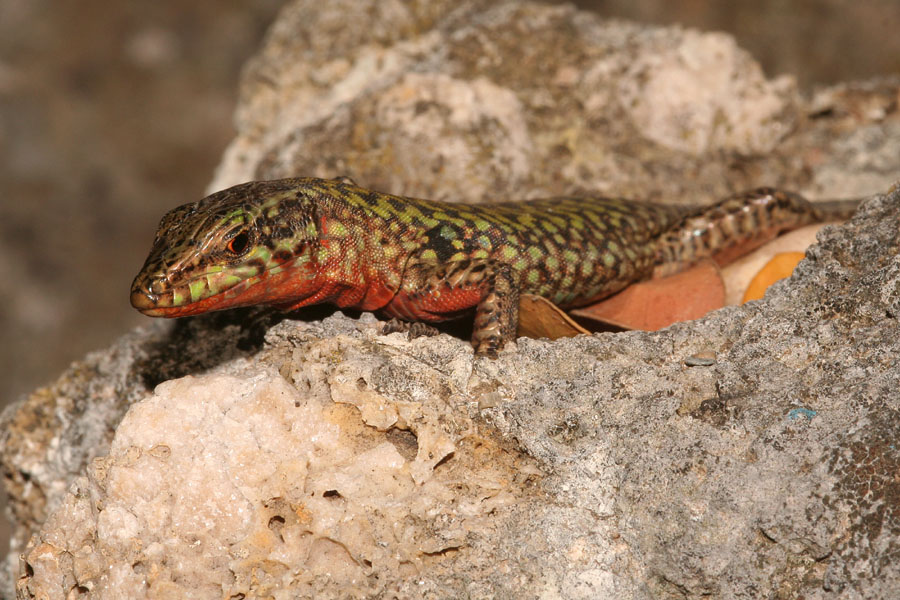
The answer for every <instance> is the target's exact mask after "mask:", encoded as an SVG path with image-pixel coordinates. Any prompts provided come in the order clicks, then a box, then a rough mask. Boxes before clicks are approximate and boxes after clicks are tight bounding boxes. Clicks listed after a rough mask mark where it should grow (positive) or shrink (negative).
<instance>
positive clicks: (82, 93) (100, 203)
mask: <svg viewBox="0 0 900 600" xmlns="http://www.w3.org/2000/svg"><path fill="white" fill-rule="evenodd" d="M323 1H327V0H323ZM282 3H283V2H282V0H240V1H238V2H228V3H223V2H215V1H212V0H194V1H193V2H182V1H179V0H158V1H156V2H108V1H106V0H102V1H101V0H81V1H80V2H77V3H75V2H51V1H50V0H0V341H2V343H0V404H2V405H5V404H6V403H8V402H10V401H12V400H14V399H16V398H17V397H19V396H20V395H21V394H24V393H27V392H29V391H31V390H32V389H34V388H35V387H36V386H38V385H41V384H44V383H48V382H50V381H52V380H53V379H54V378H55V377H56V376H57V375H58V374H59V372H60V371H61V370H62V369H64V368H65V367H66V366H67V365H68V364H69V363H70V362H71V361H72V360H75V359H77V358H79V357H80V356H82V355H83V354H84V353H86V352H88V351H90V350H92V349H98V348H102V347H104V346H106V345H108V344H109V343H111V342H112V341H113V340H114V339H115V338H116V337H117V336H119V335H121V334H122V333H124V332H126V331H128V330H129V329H131V328H132V327H134V326H136V325H139V324H141V323H144V322H147V320H148V318H147V317H142V316H141V315H139V314H138V313H137V312H136V311H134V310H133V309H132V308H131V307H130V305H129V303H128V290H129V286H130V284H131V279H132V278H133V277H134V275H135V274H136V272H137V270H138V268H139V267H140V266H141V264H142V263H143V260H144V258H145V255H146V252H147V250H148V249H149V246H150V242H151V240H152V236H153V233H154V231H155V229H156V225H157V223H158V221H159V218H160V217H161V216H162V214H163V213H164V212H165V211H167V210H168V209H170V208H172V207H174V206H176V205H179V204H183V203H185V202H189V201H193V200H197V199H199V198H200V197H201V196H202V195H203V192H204V188H205V186H206V185H207V183H208V182H209V180H210V178H211V176H212V172H213V169H214V168H215V166H216V164H217V162H218V160H219V157H220V156H221V153H222V151H223V150H224V148H225V146H226V144H227V143H228V142H229V140H230V138H231V137H232V135H233V133H234V132H233V128H232V112H233V110H234V107H235V104H236V101H237V86H238V79H239V75H240V70H241V66H242V65H243V63H244V61H245V60H246V59H247V58H248V57H250V56H251V55H252V54H253V52H254V50H255V49H256V48H257V47H258V45H259V44H260V42H261V40H262V38H263V36H264V34H265V31H266V28H267V26H268V25H269V24H270V23H271V21H272V20H273V19H274V18H275V16H276V13H277V11H278V9H279V7H280V6H281V5H282ZM576 4H578V5H579V6H581V7H582V8H585V9H590V10H593V11H596V12H598V13H600V14H602V15H604V16H610V17H619V18H627V19H631V20H636V21H643V22H650V23H658V24H672V23H680V24H682V25H684V26H687V27H694V28H698V29H702V30H724V31H728V32H730V33H732V34H733V35H734V36H735V37H736V38H737V40H738V43H739V44H740V45H741V46H743V47H744V48H746V49H747V50H749V51H750V52H751V53H752V54H753V55H755V56H756V57H757V59H758V60H759V61H760V62H761V63H762V65H763V68H764V69H765V71H766V73H767V75H769V76H774V75H779V74H784V73H791V74H794V75H795V76H796V77H797V79H798V81H799V82H800V84H801V87H802V88H803V89H804V90H807V91H811V90H812V89H814V87H815V86H816V85H820V84H830V83H835V82H839V81H843V80H853V79H865V78H869V77H873V76H877V75H886V74H892V73H893V74H900V36H898V35H897V33H896V32H897V31H900V0H856V1H853V2H851V1H849V0H737V1H727V0H718V1H715V0H682V1H680V2H671V1H670V0H607V1H601V0H582V1H580V2H576ZM0 536H2V537H0V540H4V539H5V536H4V535H3V531H0ZM0 543H2V541H0ZM3 552H4V553H5V550H4V551H3Z"/></svg>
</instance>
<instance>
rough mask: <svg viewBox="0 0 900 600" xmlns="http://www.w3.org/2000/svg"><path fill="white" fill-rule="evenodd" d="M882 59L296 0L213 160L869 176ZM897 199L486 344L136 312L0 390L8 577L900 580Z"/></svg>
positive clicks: (639, 587) (253, 169)
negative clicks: (54, 364) (677, 296)
mask: <svg viewBox="0 0 900 600" xmlns="http://www.w3.org/2000/svg"><path fill="white" fill-rule="evenodd" d="M898 90H900V84H898V82H897V81H893V80H883V81H880V82H870V83H866V84H847V85H844V86H837V87H834V88H829V89H826V90H820V91H819V92H817V94H816V95H815V96H814V97H813V98H812V99H805V98H803V97H802V96H800V95H799V94H798V93H797V91H796V90H795V89H794V86H793V84H792V83H791V81H790V80H789V79H786V78H782V79H778V80H774V81H773V80H767V79H766V78H765V77H764V76H763V75H762V73H761V72H760V70H759V68H758V66H757V65H756V64H755V63H754V62H753V61H752V60H751V59H750V58H749V57H748V56H747V55H746V53H744V52H743V51H741V50H740V49H738V48H737V47H736V46H735V45H734V43H733V41H732V40H731V39H730V38H728V37H726V36H723V35H721V34H708V33H700V32H695V31H685V30H681V29H677V28H653V27H646V26H637V25H632V24H628V23H621V22H606V21H603V20H601V19H599V18H598V17H596V16H593V15H590V14H587V13H584V12H579V11H577V10H575V9H573V8H571V7H568V6H544V5H540V4H536V3H530V2H484V1H477V0H469V1H465V0H464V1H463V2H451V1H449V0H448V1H441V0H439V1H436V2H414V1H409V2H401V1H400V0H392V1H387V2H384V1H377V0H362V1H356V0H353V1H351V0H343V1H338V2H329V3H321V2H312V1H311V0H298V1H295V2H293V3H291V4H289V5H288V6H287V7H286V9H285V11H284V12H283V14H282V15H281V17H280V19H279V21H278V22H277V23H276V24H275V26H274V27H273V29H272V32H271V33H270V35H269V38H268V40H267V42H266V44H265V46H264V47H263V49H262V50H261V52H260V54H259V55H258V56H257V57H256V58H255V59H254V60H253V61H252V62H251V64H250V66H249V68H248V70H247V73H246V76H245V81H244V85H243V102H242V106H241V108H240V111H239V118H238V127H239V133H238V136H237V138H236V139H235V141H234V143H233V144H232V146H231V148H230V149H229V151H228V153H227V155H226V157H225V159H224V160H223V163H222V166H221V168H220V171H219V173H218V175H217V178H216V180H215V182H214V183H213V186H212V187H215V188H219V187H223V186H225V185H228V184H230V183H235V182H237V181H241V180H245V179H251V178H272V177H278V176H287V175H295V174H306V175H319V176H328V177H331V176H337V175H349V176H351V177H353V178H354V179H355V180H357V181H358V183H360V184H363V185H369V186H373V187H378V188H381V189H385V190H388V191H392V192H397V193H407V194H418V195H423V196H429V197H437V198H448V199H449V198H452V199H456V200H468V201H474V202H478V201H482V200H485V199H488V198H494V197H498V196H499V197H503V198H510V197H521V196H537V195H546V194H553V193H569V192H577V191H584V190H589V191H601V192H603V191H610V192H615V193H617V194H622V195H632V196H644V197H650V198H654V199H668V200H672V201H679V202H681V201H698V200H709V199H712V197H713V196H719V195H722V194H723V193H725V192H727V191H730V190H732V189H737V188H742V187H748V186H752V185H761V184H781V185H786V186H787V187H790V188H793V189H799V190H801V191H804V192H807V193H808V194H810V195H812V196H822V197H824V196H828V197H833V196H865V195H869V194H872V193H875V192H879V191H883V190H886V189H887V188H888V186H889V185H890V183H891V182H892V181H893V180H894V179H896V178H897V177H898V175H900V145H898V144H900V142H898V140H900V135H897V132H898V131H900V116H898V110H897V98H898ZM898 222H900V190H898V189H894V190H892V191H891V192H890V193H889V194H887V195H884V196H876V197H874V198H872V199H870V200H869V201H868V202H867V203H866V204H865V205H864V206H863V208H862V209H861V211H860V213H859V214H858V215H857V216H856V217H855V218H854V219H853V220H852V221H851V222H850V223H849V224H847V225H845V226H843V227H837V228H826V229H825V230H824V231H823V232H822V233H821V234H820V245H819V246H815V247H813V248H812V249H810V251H809V253H808V258H807V260H806V261H804V262H803V263H801V265H800V266H799V268H798V270H797V272H796V274H795V275H794V277H792V278H791V279H790V280H788V281H785V282H782V283H779V284H777V285H776V286H775V287H774V288H773V289H772V290H770V292H769V293H768V295H767V296H766V298H765V299H764V300H763V301H760V302H756V303H752V304H749V305H745V306H742V307H730V308H726V309H723V310H720V311H717V312H715V313H714V314H712V315H710V316H708V317H706V318H704V319H701V320H699V321H695V322H691V323H684V324H678V325H676V326H673V327H670V328H668V329H666V330H664V331H660V332H655V333H641V332H632V333H625V334H602V335H594V336H581V337H577V338H572V339H568V340H560V341H557V342H548V341H546V340H529V339H521V340H519V342H518V343H517V344H516V345H515V346H513V347H511V348H508V349H507V350H505V351H504V352H502V353H501V355H500V357H499V358H498V359H497V360H489V359H474V358H473V356H472V350H471V347H470V346H469V345H468V342H467V341H465V339H461V338H459V337H453V336H450V335H441V336H437V337H433V338H420V339H416V340H412V341H409V340H407V339H406V338H405V337H404V336H403V335H401V334H391V335H386V336H385V335H381V334H380V328H379V324H378V322H377V321H376V320H375V318H374V317H372V316H371V315H368V314H364V315H362V316H354V317H353V318H351V317H347V316H344V315H342V314H340V313H334V311H333V310H331V309H322V310H317V309H314V310H310V311H307V312H306V313H305V314H304V315H303V316H304V320H297V319H296V318H294V315H292V318H290V319H288V318H285V317H284V316H282V315H280V314H277V313H273V312H271V311H267V310H259V309H245V310H237V311H229V312H226V313H220V314H211V315H206V316H203V317H198V318H193V319H186V320H182V321H178V322H176V323H174V324H171V323H166V324H163V323H157V324H155V325H154V326H152V327H148V328H146V329H142V330H137V331H135V332H133V333H131V334H129V335H128V336H125V337H123V338H122V339H121V340H120V341H119V342H118V343H117V344H115V345H114V346H113V347H112V348H110V349H109V350H107V351H104V352H97V353H94V354H92V355H89V356H88V357H86V358H85V359H84V360H83V361H81V362H80V363H77V364H75V365H73V366H72V368H70V369H69V370H68V371H67V372H66V373H64V374H63V376H62V377H61V378H60V379H59V381H57V382H56V383H55V384H53V385H52V386H49V387H48V388H44V389H42V390H39V391H38V392H35V393H34V394H32V395H31V396H30V397H28V398H27V399H25V400H24V401H23V402H20V403H19V404H17V405H15V406H12V407H10V408H9V409H8V410H7V411H6V412H5V413H4V415H3V429H2V436H3V437H2V442H3V444H2V454H0V459H2V465H3V472H4V477H5V483H6V487H7V490H8V491H9V493H10V496H11V508H12V511H13V513H14V516H15V520H16V524H17V532H16V537H15V538H14V540H13V547H12V551H11V553H10V557H9V559H8V564H9V573H10V575H9V576H10V577H11V579H10V580H9V581H8V582H7V584H6V587H5V589H6V590H7V594H11V593H12V589H13V582H15V587H16V592H17V593H18V594H19V597H21V598H76V597H85V598H118V597H149V598H168V597H198V598H207V597H210V598H223V597H224V598H251V597H273V598H296V597H313V596H314V597H317V598H329V597H333V598H346V597H380V598H392V597H399V598H459V597H471V598H497V597H499V598H504V597H509V598H522V597H545V598H616V599H623V600H625V599H628V600H633V599H634V600H636V599H643V598H698V599H699V598H758V597H783V598H791V597H800V596H802V597H804V598H809V599H822V600H825V599H830V598H879V597H884V598H889V597H895V596H898V595H900V573H898V570H897V568H896V566H895V562H896V561H895V558H894V557H896V556H897V555H898V553H900V519H898V509H897V507H898V506H900V486H898V482H897V478H896V473H897V472H898V470H900V451H898V449H897V446H896V444H895V440H896V439H898V437H900V419H898V418H897V417H898V413H900V400H898V395H897V393H896V389H897V388H898V383H900V382H898V379H900V367H898V363H900V326H898V318H900V258H898V256H900V236H898V228H897V223H898ZM323 317H324V318H323ZM697 354H702V355H703V356H710V355H713V356H715V357H716V360H715V362H714V363H713V364H711V365H708V366H688V364H686V362H685V361H686V359H689V358H690V357H691V356H693V355H697ZM688 363H690V361H688ZM691 364H693V363H691ZM20 553H21V555H22V556H23V560H22V561H21V562H20V561H19V559H18V556H19V554H20Z"/></svg>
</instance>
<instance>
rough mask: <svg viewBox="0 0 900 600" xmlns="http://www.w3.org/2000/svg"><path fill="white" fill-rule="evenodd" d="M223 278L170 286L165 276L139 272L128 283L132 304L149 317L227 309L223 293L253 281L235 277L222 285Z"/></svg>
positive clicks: (201, 279) (205, 276)
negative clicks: (222, 301)
mask: <svg viewBox="0 0 900 600" xmlns="http://www.w3.org/2000/svg"><path fill="white" fill-rule="evenodd" d="M222 279H223V278H222V277H213V276H211V275H204V276H200V277H196V278H193V279H191V280H190V281H187V282H184V283H179V284H177V285H173V284H172V283H171V282H170V281H169V280H168V279H166V277H165V276H156V277H148V276H146V275H138V276H137V277H136V278H135V280H134V283H132V285H131V306H133V307H134V308H136V309H137V310H139V311H140V312H141V313H143V314H145V315H147V316H148V317H184V316H188V315H196V314H200V313H203V312H209V311H212V310H218V309H220V308H228V307H229V305H228V304H224V305H222V303H221V298H222V295H223V294H226V292H229V291H232V293H233V291H234V288H242V287H246V286H248V285H250V284H251V283H252V280H245V281H240V280H239V279H238V278H236V277H235V278H232V280H231V281H228V282H227V283H228V285H223V284H224V283H225V282H224V281H222ZM242 284H243V285H242ZM217 305H221V306H217Z"/></svg>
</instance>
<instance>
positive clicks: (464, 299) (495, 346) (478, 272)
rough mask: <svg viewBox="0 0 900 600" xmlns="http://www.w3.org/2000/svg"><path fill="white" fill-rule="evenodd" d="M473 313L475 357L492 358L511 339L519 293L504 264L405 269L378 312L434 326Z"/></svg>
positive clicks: (475, 262) (473, 261)
mask: <svg viewBox="0 0 900 600" xmlns="http://www.w3.org/2000/svg"><path fill="white" fill-rule="evenodd" d="M473 308H474V309H475V323H474V326H473V328H472V346H473V347H474V348H475V354H477V355H487V356H492V357H494V356H496V355H497V352H498V351H499V350H500V349H501V348H502V347H503V345H504V344H506V342H509V341H511V340H513V339H515V335H516V328H517V327H518V323H519V288H518V285H517V282H516V281H515V280H514V277H513V274H512V270H511V268H510V267H509V265H507V264H505V263H502V262H497V261H493V260H490V259H471V260H461V261H453V262H448V263H444V264H436V263H433V262H424V263H413V264H410V265H407V268H406V270H405V271H404V273H403V285H402V286H401V288H400V290H399V291H398V292H397V295H396V296H395V297H394V298H393V299H392V300H391V302H390V303H389V304H388V305H387V306H385V307H384V311H385V312H386V313H388V314H390V315H392V316H396V317H399V318H401V319H404V320H407V321H414V322H418V321H425V322H431V323H434V322H439V321H446V320H448V319H453V318H456V317H459V316H461V315H463V314H465V313H466V312H469V311H471V309H473Z"/></svg>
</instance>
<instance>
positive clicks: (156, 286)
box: [147, 277, 166, 296]
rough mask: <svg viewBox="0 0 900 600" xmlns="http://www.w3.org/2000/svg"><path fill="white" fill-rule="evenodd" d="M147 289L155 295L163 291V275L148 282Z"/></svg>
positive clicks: (164, 287)
mask: <svg viewBox="0 0 900 600" xmlns="http://www.w3.org/2000/svg"><path fill="white" fill-rule="evenodd" d="M147 290H148V291H149V292H150V293H151V294H153V295H155V296H159V295H160V294H162V293H163V292H165V291H166V279H165V277H157V278H156V279H153V280H152V281H151V282H150V284H149V285H148V286H147Z"/></svg>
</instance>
